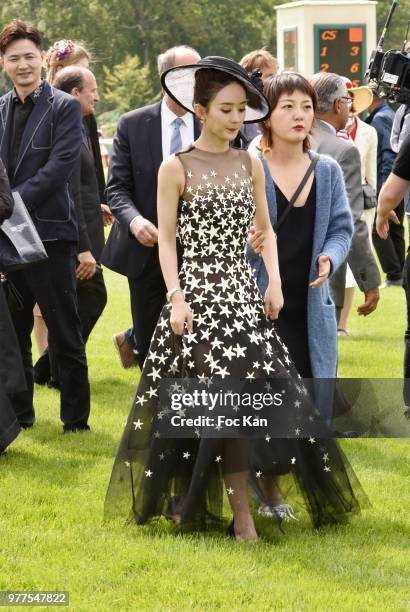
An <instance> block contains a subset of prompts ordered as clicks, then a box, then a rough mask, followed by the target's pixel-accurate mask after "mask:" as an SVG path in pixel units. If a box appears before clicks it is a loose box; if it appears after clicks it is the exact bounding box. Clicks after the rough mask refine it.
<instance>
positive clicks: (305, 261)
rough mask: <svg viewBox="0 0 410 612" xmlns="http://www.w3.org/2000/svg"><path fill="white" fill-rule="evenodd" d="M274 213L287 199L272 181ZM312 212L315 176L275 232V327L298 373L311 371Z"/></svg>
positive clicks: (280, 212) (279, 211) (281, 208)
mask: <svg viewBox="0 0 410 612" xmlns="http://www.w3.org/2000/svg"><path fill="white" fill-rule="evenodd" d="M275 190H276V201H277V210H278V216H277V218H278V219H280V217H281V215H282V213H283V212H284V210H285V209H286V208H287V206H288V204H289V202H288V200H287V198H286V197H285V196H284V195H283V193H282V192H281V190H280V189H279V187H278V186H277V185H276V184H275ZM315 213H316V179H314V180H313V183H312V187H311V189H310V192H309V195H308V197H307V200H306V202H305V205H304V206H297V207H295V206H293V208H292V210H291V211H290V213H289V214H288V216H287V217H286V219H285V221H284V222H283V224H282V225H281V226H280V227H279V229H278V232H277V244H278V259H279V271H280V276H281V279H282V292H283V298H284V306H283V309H282V310H281V312H280V314H279V319H278V320H277V328H278V331H279V334H280V335H281V336H282V338H283V340H284V342H285V344H286V345H287V347H288V349H289V352H290V355H291V357H292V359H293V361H294V362H295V365H296V367H297V369H298V371H299V373H300V374H301V376H303V377H306V378H309V377H311V376H312V374H311V366H310V357H309V346H308V334H307V296H308V287H309V272H310V264H311V260H312V249H313V233H314V225H315Z"/></svg>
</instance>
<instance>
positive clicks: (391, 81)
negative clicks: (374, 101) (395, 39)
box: [366, 0, 410, 104]
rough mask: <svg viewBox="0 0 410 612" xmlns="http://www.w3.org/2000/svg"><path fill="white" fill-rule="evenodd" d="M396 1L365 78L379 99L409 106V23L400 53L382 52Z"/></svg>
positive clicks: (391, 8)
mask: <svg viewBox="0 0 410 612" xmlns="http://www.w3.org/2000/svg"><path fill="white" fill-rule="evenodd" d="M397 4H398V0H393V2H392V5H391V7H390V11H389V14H388V16H387V20H386V24H385V26H384V29H383V32H382V35H381V36H380V40H379V43H378V45H377V49H376V50H375V51H373V53H372V55H371V58H370V63H369V67H368V69H367V71H366V78H367V79H368V81H371V82H372V83H374V84H375V85H376V87H374V86H373V88H374V89H375V91H376V92H377V94H378V95H379V96H380V97H381V98H387V99H389V100H392V101H393V102H398V103H400V104H410V53H406V51H405V45H406V41H407V40H408V34H409V26H410V21H409V22H408V24H407V32H406V38H405V42H404V43H403V47H402V49H401V50H400V51H397V50H390V51H386V52H384V51H383V43H384V38H385V36H386V32H387V30H388V28H389V25H390V22H391V19H392V17H393V14H394V11H395V9H396V6H397Z"/></svg>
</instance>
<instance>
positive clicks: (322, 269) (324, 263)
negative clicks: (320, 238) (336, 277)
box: [310, 255, 331, 289]
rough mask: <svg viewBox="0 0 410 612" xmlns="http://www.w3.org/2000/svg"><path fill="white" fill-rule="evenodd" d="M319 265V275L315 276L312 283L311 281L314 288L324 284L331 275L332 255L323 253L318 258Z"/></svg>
mask: <svg viewBox="0 0 410 612" xmlns="http://www.w3.org/2000/svg"><path fill="white" fill-rule="evenodd" d="M317 267H318V277H317V278H315V280H314V281H313V282H312V283H310V286H311V287H312V288H313V289H317V287H320V286H321V285H323V283H324V282H325V280H326V279H327V278H328V277H329V274H330V267H331V261H330V257H329V256H328V255H321V256H320V257H319V259H318V260H317Z"/></svg>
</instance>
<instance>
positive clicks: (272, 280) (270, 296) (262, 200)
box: [251, 157, 283, 319]
mask: <svg viewBox="0 0 410 612" xmlns="http://www.w3.org/2000/svg"><path fill="white" fill-rule="evenodd" d="M251 159H252V179H253V194H254V200H255V208H256V210H255V219H254V224H255V227H256V230H257V231H260V232H262V233H263V235H264V236H265V241H264V245H263V252H262V258H263V263H264V264H265V268H266V271H267V273H268V276H269V285H268V288H267V290H266V293H265V299H264V302H265V313H266V316H268V317H269V318H271V319H277V318H278V316H279V311H280V310H281V308H282V307H283V295H282V283H281V279H280V273H279V262H278V250H277V246H276V236H275V233H274V231H273V228H272V224H271V222H270V218H269V210H268V203H267V201H266V192H265V174H264V171H263V167H262V164H261V162H260V161H259V159H256V158H255V157H251Z"/></svg>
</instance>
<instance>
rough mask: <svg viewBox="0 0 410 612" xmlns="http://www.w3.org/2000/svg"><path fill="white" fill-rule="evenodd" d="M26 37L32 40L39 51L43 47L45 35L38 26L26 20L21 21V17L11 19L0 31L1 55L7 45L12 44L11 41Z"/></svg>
mask: <svg viewBox="0 0 410 612" xmlns="http://www.w3.org/2000/svg"><path fill="white" fill-rule="evenodd" d="M24 39H28V40H31V42H33V43H34V44H35V45H36V47H37V49H39V51H41V49H42V48H43V35H42V33H41V32H40V31H39V30H37V28H35V27H34V26H33V25H31V24H29V23H26V22H25V21H20V19H13V21H10V23H8V24H7V25H6V26H5V27H4V28H3V31H2V32H1V33H0V53H1V55H4V53H5V52H6V49H7V47H8V46H9V45H11V43H13V42H15V41H16V40H24Z"/></svg>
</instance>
